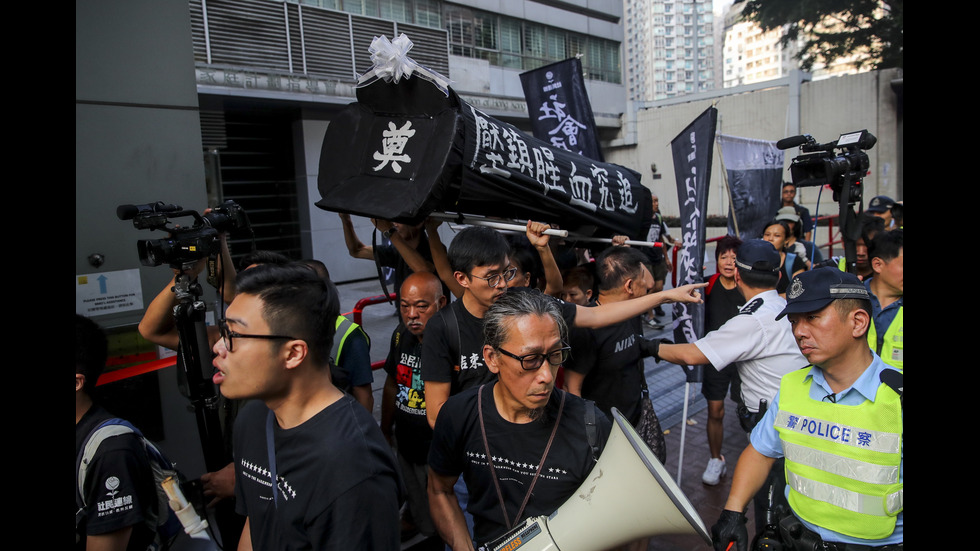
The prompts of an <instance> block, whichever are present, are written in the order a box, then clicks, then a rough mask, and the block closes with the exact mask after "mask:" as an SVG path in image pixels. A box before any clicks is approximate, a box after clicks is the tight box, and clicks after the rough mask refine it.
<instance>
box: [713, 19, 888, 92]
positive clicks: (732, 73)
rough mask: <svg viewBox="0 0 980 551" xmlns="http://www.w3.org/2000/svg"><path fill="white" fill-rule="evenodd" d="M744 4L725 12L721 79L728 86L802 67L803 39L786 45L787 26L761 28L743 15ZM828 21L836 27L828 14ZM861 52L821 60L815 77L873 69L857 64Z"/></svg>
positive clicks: (780, 75) (785, 74) (775, 76)
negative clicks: (800, 59)
mask: <svg viewBox="0 0 980 551" xmlns="http://www.w3.org/2000/svg"><path fill="white" fill-rule="evenodd" d="M745 5H746V2H745V0H738V1H737V2H735V3H734V4H732V5H731V7H730V8H729V9H728V10H727V11H726V12H725V16H724V17H725V29H724V47H723V49H722V50H723V55H722V71H723V75H722V81H723V83H724V87H725V88H731V87H733V86H740V85H743V84H755V83H758V82H765V81H767V80H774V79H777V78H782V77H785V76H787V75H788V74H789V72H790V71H792V70H793V69H796V68H798V67H799V61H798V60H797V59H796V57H795V56H796V54H797V52H798V51H799V49H800V44H801V42H796V43H790V44H787V45H786V46H783V44H782V38H783V35H784V28H782V27H780V28H776V29H771V30H768V31H764V30H762V28H761V27H760V26H759V24H758V23H756V22H754V21H748V20H746V18H745V17H744V15H743V11H744V9H745ZM826 22H827V25H826V28H827V29H833V28H834V25H835V23H834V19H833V18H827V19H826ZM801 40H802V39H801ZM861 55H862V54H861V52H855V53H853V54H851V55H848V56H843V57H841V58H838V59H836V60H834V62H833V63H831V64H829V65H826V64H824V63H821V62H819V61H818V62H817V63H815V64H814V66H813V69H812V71H811V73H812V78H813V79H814V80H820V79H822V78H829V77H832V76H840V75H845V74H855V73H860V72H864V71H868V70H870V66H865V67H863V68H861V69H858V68H857V67H855V65H854V62H855V61H857V60H858V59H860V58H861Z"/></svg>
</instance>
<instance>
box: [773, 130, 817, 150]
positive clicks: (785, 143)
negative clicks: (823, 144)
mask: <svg viewBox="0 0 980 551" xmlns="http://www.w3.org/2000/svg"><path fill="white" fill-rule="evenodd" d="M811 140H813V138H811V137H810V135H809V134H804V135H802V136H793V137H790V138H783V139H781V140H779V141H778V142H776V148H777V149H780V150H783V149H790V148H792V147H799V146H801V145H803V144H805V143H808V142H810V141H811Z"/></svg>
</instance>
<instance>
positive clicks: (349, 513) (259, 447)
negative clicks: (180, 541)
mask: <svg viewBox="0 0 980 551" xmlns="http://www.w3.org/2000/svg"><path fill="white" fill-rule="evenodd" d="M237 291H238V293H237V294H236V296H235V300H234V301H232V303H231V305H229V306H228V310H227V312H226V319H225V320H222V321H221V323H220V324H219V325H220V330H221V337H222V338H221V339H220V340H219V341H218V342H217V343H216V344H215V345H214V352H215V355H216V358H215V360H214V365H215V367H216V368H217V369H218V372H217V373H216V374H215V376H214V382H215V384H218V385H220V387H221V393H222V394H223V395H224V396H225V397H227V398H230V399H243V398H254V400H252V401H251V402H249V403H248V404H247V405H246V406H245V408H244V409H243V410H242V412H241V413H240V414H239V416H238V419H237V420H236V423H235V443H234V459H235V477H236V479H235V494H236V500H237V504H236V509H237V510H238V512H239V513H240V514H242V515H245V516H246V517H247V520H246V523H245V529H244V530H243V532H242V539H241V542H240V544H239V549H252V548H255V549H327V548H334V547H338V548H339V547H340V546H343V547H345V548H351V549H397V548H398V546H399V533H398V485H399V483H398V475H397V471H396V468H395V464H394V457H393V456H392V454H391V450H390V449H389V448H388V446H387V444H386V443H385V440H384V437H383V436H382V434H381V430H380V429H379V428H378V426H377V424H376V423H375V421H374V419H373V418H372V417H371V414H370V413H368V412H367V411H366V410H365V409H364V408H363V407H361V405H360V404H358V403H357V402H355V401H354V399H353V398H351V397H350V396H349V395H346V394H344V393H343V392H341V391H340V390H338V389H337V388H336V387H335V386H334V385H333V383H332V382H331V379H330V374H329V367H328V366H329V357H330V347H331V344H332V340H333V336H334V327H335V320H336V316H337V314H338V311H339V302H338V298H337V291H336V289H334V287H333V284H331V283H330V282H328V281H324V280H323V279H322V278H320V277H319V276H318V275H317V274H316V273H315V272H314V271H312V270H310V269H308V268H307V267H305V266H270V265H264V266H258V267H255V268H252V269H249V270H247V271H245V272H242V274H241V275H240V276H239V278H238V281H237Z"/></svg>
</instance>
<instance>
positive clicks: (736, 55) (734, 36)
mask: <svg viewBox="0 0 980 551" xmlns="http://www.w3.org/2000/svg"><path fill="white" fill-rule="evenodd" d="M745 4H746V2H744V1H739V2H736V3H735V4H733V5H732V6H731V7H730V8H729V10H728V11H727V12H726V13H725V30H724V37H725V38H724V47H723V52H724V53H723V54H722V69H723V74H722V81H723V83H724V87H725V88H731V87H733V86H740V85H742V84H754V83H756V82H763V81H766V80H773V79H777V78H782V77H784V76H786V75H787V74H789V71H790V70H792V69H794V68H795V67H796V61H795V60H794V59H792V55H791V53H790V51H788V50H784V48H783V47H782V45H781V44H780V40H781V39H782V37H783V29H782V28H778V29H772V30H770V31H764V30H762V28H761V27H759V25H758V24H757V23H755V22H753V21H746V20H745V18H744V17H743V16H742V11H743V9H744V8H745Z"/></svg>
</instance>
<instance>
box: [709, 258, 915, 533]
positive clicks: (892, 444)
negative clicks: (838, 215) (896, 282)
mask: <svg viewBox="0 0 980 551" xmlns="http://www.w3.org/2000/svg"><path fill="white" fill-rule="evenodd" d="M787 297H788V300H789V302H788V304H787V306H786V308H785V309H784V310H783V311H782V313H781V314H780V317H783V316H788V318H789V320H790V323H791V324H792V326H793V335H794V337H795V338H796V340H797V344H798V345H799V348H800V351H801V352H802V353H803V355H804V356H806V358H807V360H809V362H810V363H811V365H810V366H809V367H807V368H806V369H801V370H798V371H794V372H793V373H790V374H788V375H786V376H785V377H783V379H782V381H781V383H780V387H779V394H778V395H777V396H776V399H775V401H774V402H773V404H772V405H771V406H770V407H769V409H768V411H767V412H766V415H765V417H764V418H763V419H762V421H761V422H760V423H759V424H758V425H757V426H756V428H755V429H754V430H753V431H752V435H751V438H750V441H751V443H750V444H749V446H748V447H746V448H745V451H744V452H742V455H741V457H739V460H738V466H737V468H736V470H735V475H734V478H733V480H732V488H731V493H730V494H729V496H728V501H727V503H726V504H725V510H724V511H723V512H722V514H721V518H720V519H719V520H718V523H717V524H715V526H714V527H713V528H712V535H713V537H714V543H715V549H725V548H726V547H727V546H728V545H729V542H732V541H734V542H736V543H737V546H738V547H737V548H738V549H739V550H740V551H744V550H745V549H747V545H748V536H747V534H746V530H745V515H744V513H743V511H744V510H745V506H746V505H747V504H748V501H749V500H750V499H751V498H752V496H753V495H754V494H755V493H756V490H758V489H759V487H760V486H761V485H762V484H763V482H764V481H765V479H766V476H767V474H768V472H769V469H770V466H771V465H772V464H773V463H774V462H775V461H776V459H777V458H780V457H785V458H786V479H787V490H786V495H787V499H788V501H789V505H790V507H791V509H792V515H788V516H786V517H785V518H783V519H782V521H781V522H780V529H779V531H780V534H781V535H782V538H783V541H784V543H785V544H787V545H791V546H792V548H794V549H831V550H851V549H861V550H864V549H868V548H872V549H888V550H893V549H898V550H900V549H902V546H903V513H902V509H903V501H902V500H903V485H904V476H903V462H904V461H903V443H902V435H903V430H902V427H903V413H902V376H901V374H900V373H899V372H898V371H897V370H895V369H893V368H891V367H889V366H888V365H886V364H885V363H884V362H882V361H881V358H879V357H878V356H877V355H876V354H875V353H874V352H873V351H872V350H871V349H870V348H869V347H868V342H867V340H866V336H865V335H866V333H867V331H868V327H869V326H870V324H871V323H872V322H871V304H870V300H869V294H868V291H867V289H866V288H865V287H864V285H863V284H862V283H861V281H860V280H859V279H858V278H857V277H856V276H854V275H852V274H848V273H845V272H841V271H839V270H836V269H833V268H817V269H815V270H812V271H809V272H804V273H803V274H800V275H799V276H797V277H796V278H794V279H793V281H792V283H791V285H790V288H789V291H788V292H787Z"/></svg>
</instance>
